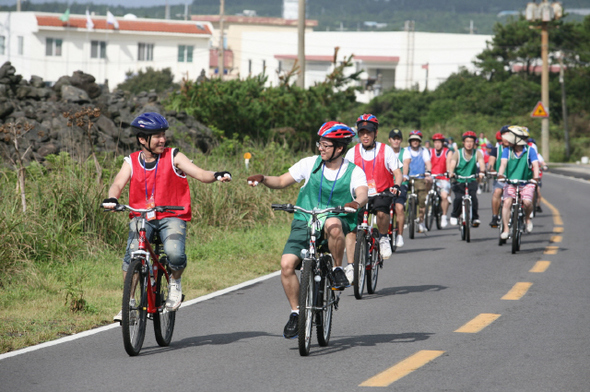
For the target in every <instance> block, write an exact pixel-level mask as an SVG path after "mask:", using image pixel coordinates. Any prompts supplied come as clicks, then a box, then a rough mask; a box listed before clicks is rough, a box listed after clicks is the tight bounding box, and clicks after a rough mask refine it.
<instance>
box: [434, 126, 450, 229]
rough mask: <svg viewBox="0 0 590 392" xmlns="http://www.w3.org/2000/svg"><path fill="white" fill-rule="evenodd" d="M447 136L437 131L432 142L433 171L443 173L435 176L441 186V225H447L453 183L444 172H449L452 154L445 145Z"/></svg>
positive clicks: (437, 183)
mask: <svg viewBox="0 0 590 392" xmlns="http://www.w3.org/2000/svg"><path fill="white" fill-rule="evenodd" d="M444 141H445V137H444V136H443V134H442V133H435V134H434V135H433V136H432V144H433V145H434V148H433V149H431V150H430V162H431V164H432V172H433V173H434V174H443V175H438V176H436V177H435V180H436V185H438V187H439V188H440V198H441V207H442V218H441V222H440V225H441V227H443V228H444V227H447V224H448V222H447V211H448V209H449V199H448V196H449V191H450V190H451V183H450V182H449V178H448V177H445V176H444V174H445V173H446V172H447V167H448V166H449V163H450V161H451V156H452V154H451V153H450V150H449V149H448V148H447V147H444Z"/></svg>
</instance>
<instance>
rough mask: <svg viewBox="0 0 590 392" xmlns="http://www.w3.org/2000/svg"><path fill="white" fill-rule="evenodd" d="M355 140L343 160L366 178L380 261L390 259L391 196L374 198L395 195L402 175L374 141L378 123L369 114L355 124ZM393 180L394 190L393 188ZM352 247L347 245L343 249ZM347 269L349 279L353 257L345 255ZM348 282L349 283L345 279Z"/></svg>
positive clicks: (385, 148) (386, 149) (351, 235)
mask: <svg viewBox="0 0 590 392" xmlns="http://www.w3.org/2000/svg"><path fill="white" fill-rule="evenodd" d="M356 126H357V130H358V137H359V139H360V141H361V142H360V143H358V144H357V145H356V146H354V148H352V149H350V150H348V152H347V153H346V157H345V159H347V160H348V161H350V162H354V164H355V165H357V166H359V167H361V168H362V169H363V171H364V172H365V174H366V176H367V186H368V187H369V197H372V201H373V209H374V210H375V211H377V228H378V230H379V250H380V251H381V255H382V256H383V259H384V260H385V259H388V258H389V257H390V256H391V253H392V251H391V246H390V244H389V243H390V239H389V236H388V235H387V230H388V228H389V207H390V206H391V203H393V196H386V195H378V196H376V194H377V193H381V192H384V191H387V190H390V188H394V189H395V194H396V195H397V193H398V190H399V187H400V183H401V177H402V172H401V170H400V166H401V164H400V162H399V160H398V159H397V158H396V156H395V154H394V153H393V150H392V149H391V147H389V146H388V145H386V144H383V143H380V142H378V141H376V140H375V139H376V138H377V131H378V129H379V120H377V117H375V116H374V115H372V114H363V115H361V116H360V117H359V118H358V119H357V121H356ZM394 177H395V182H396V184H395V186H394ZM358 218H359V219H358V220H359V221H358V222H357V223H358V224H360V223H362V219H363V217H362V216H361V214H359V217H358ZM346 241H347V243H349V242H350V243H352V244H354V243H356V235H355V233H354V232H351V233H349V234H348V236H347V237H346ZM349 247H352V245H348V246H347V248H349ZM347 256H348V265H347V266H346V268H345V270H346V272H347V274H348V276H349V277H350V276H354V275H353V263H354V254H348V253H347ZM349 280H350V279H349Z"/></svg>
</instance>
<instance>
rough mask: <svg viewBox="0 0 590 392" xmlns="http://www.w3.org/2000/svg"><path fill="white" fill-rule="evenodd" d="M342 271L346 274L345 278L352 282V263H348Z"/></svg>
mask: <svg viewBox="0 0 590 392" xmlns="http://www.w3.org/2000/svg"><path fill="white" fill-rule="evenodd" d="M344 273H345V274H346V279H348V281H349V282H350V284H352V283H353V282H354V265H352V264H348V265H347V266H346V267H344Z"/></svg>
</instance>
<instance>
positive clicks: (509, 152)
mask: <svg viewBox="0 0 590 392" xmlns="http://www.w3.org/2000/svg"><path fill="white" fill-rule="evenodd" d="M528 138H529V130H528V128H526V127H519V126H518V125H512V126H510V127H508V131H507V132H505V133H504V134H503V135H502V139H505V140H506V141H507V142H508V143H509V144H510V147H509V148H505V149H504V151H503V152H502V162H501V163H500V168H499V169H498V178H499V179H501V178H507V179H509V180H521V181H526V180H529V181H530V180H533V181H531V182H528V183H523V184H521V185H513V184H506V185H505V186H504V206H503V208H502V223H503V228H504V232H503V233H502V234H500V238H502V239H503V240H505V239H507V238H508V237H509V230H510V228H509V227H508V221H509V219H510V209H511V206H512V200H513V199H514V197H515V196H516V186H518V187H519V189H520V196H521V197H522V201H523V203H524V212H525V216H526V231H527V232H529V233H530V232H531V231H533V220H532V219H531V212H532V211H533V196H534V194H535V190H536V183H537V182H538V181H539V158H538V157H537V152H536V151H535V149H534V148H531V147H529V146H528V145H527V140H528Z"/></svg>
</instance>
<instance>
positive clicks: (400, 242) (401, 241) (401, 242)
mask: <svg viewBox="0 0 590 392" xmlns="http://www.w3.org/2000/svg"><path fill="white" fill-rule="evenodd" d="M395 246H396V247H398V248H401V247H402V246H404V237H402V236H401V235H398V236H397V238H396V239H395Z"/></svg>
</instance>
